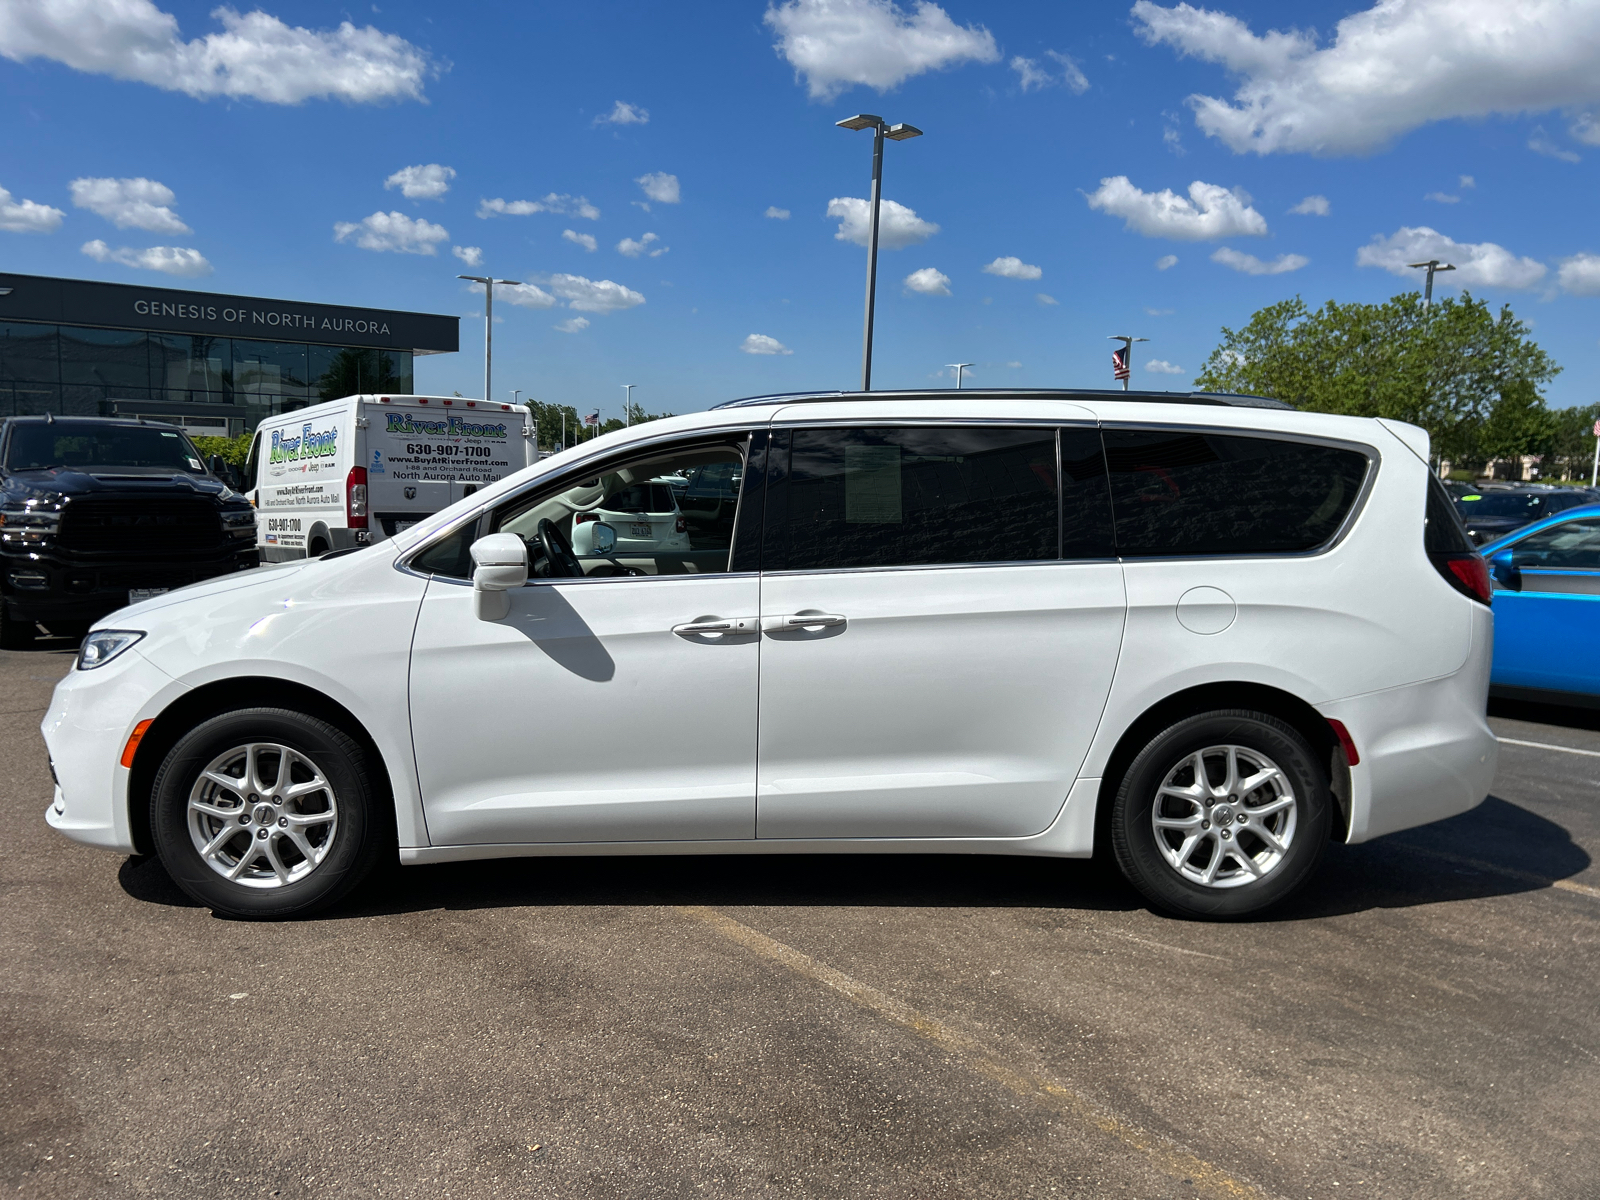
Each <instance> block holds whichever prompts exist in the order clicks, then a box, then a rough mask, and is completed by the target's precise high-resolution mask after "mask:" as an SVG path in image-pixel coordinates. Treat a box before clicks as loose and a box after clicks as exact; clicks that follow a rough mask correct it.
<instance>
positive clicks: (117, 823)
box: [39, 646, 188, 854]
mask: <svg viewBox="0 0 1600 1200" xmlns="http://www.w3.org/2000/svg"><path fill="white" fill-rule="evenodd" d="M187 690H188V688H187V687H186V686H185V685H183V684H181V683H179V682H177V681H176V680H175V679H173V678H172V677H171V676H170V675H168V674H167V673H166V672H164V671H162V670H160V669H159V668H157V667H156V666H154V665H153V664H152V663H151V662H150V661H149V660H148V659H146V658H145V657H143V656H142V655H141V654H140V653H139V650H138V647H137V646H135V647H134V648H133V649H131V650H127V651H125V652H124V653H123V654H121V655H119V656H118V657H117V658H115V659H113V660H112V661H111V662H109V663H107V664H106V665H105V666H103V667H97V668H96V669H95V670H93V671H79V670H77V669H76V668H74V669H73V670H71V671H69V672H68V673H67V676H66V678H64V679H63V680H62V681H61V682H60V683H58V684H56V690H55V695H54V696H52V697H51V700H50V708H49V710H48V711H47V712H46V713H45V715H44V720H43V721H41V722H40V723H39V729H40V731H41V732H42V733H43V734H44V741H45V747H46V748H47V749H48V750H49V752H50V769H51V773H52V774H53V775H54V776H55V779H56V788H55V795H54V797H53V798H52V800H51V802H50V807H49V808H48V809H46V811H45V820H46V821H47V822H48V823H49V824H50V827H51V828H52V829H55V830H57V831H58V832H60V833H63V834H65V835H66V836H67V837H69V838H71V839H72V840H73V841H75V842H82V843H83V844H84V845H87V846H99V847H100V848H102V849H105V850H114V851H117V852H118V853H121V854H133V853H136V852H137V849H138V848H137V847H136V846H135V845H134V838H133V828H132V822H131V821H130V820H129V814H128V775H129V771H128V769H127V768H126V767H124V766H122V764H121V763H120V761H119V759H120V758H121V755H122V748H123V746H125V745H127V742H128V736H129V735H130V734H131V733H132V732H133V729H134V726H136V725H137V724H138V723H139V722H140V721H142V720H144V719H145V718H146V717H154V716H157V715H158V714H159V713H160V712H161V711H162V710H163V709H165V708H166V707H167V705H169V704H170V703H172V701H173V700H174V699H176V698H177V697H178V696H180V695H182V694H183V693H184V692H185V691H187Z"/></svg>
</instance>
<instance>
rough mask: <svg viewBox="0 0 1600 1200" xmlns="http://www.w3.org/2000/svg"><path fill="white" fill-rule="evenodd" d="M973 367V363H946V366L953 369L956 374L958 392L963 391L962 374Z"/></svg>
mask: <svg viewBox="0 0 1600 1200" xmlns="http://www.w3.org/2000/svg"><path fill="white" fill-rule="evenodd" d="M971 365H972V364H971V363H945V366H947V367H949V368H951V369H952V370H953V371H955V373H956V391H958V392H959V391H960V390H961V373H962V372H963V371H965V370H966V369H967V368H968V367H970V366H971Z"/></svg>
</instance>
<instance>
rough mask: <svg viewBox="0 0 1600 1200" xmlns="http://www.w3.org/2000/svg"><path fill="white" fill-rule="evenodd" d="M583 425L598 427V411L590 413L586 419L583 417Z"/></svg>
mask: <svg viewBox="0 0 1600 1200" xmlns="http://www.w3.org/2000/svg"><path fill="white" fill-rule="evenodd" d="M583 423H584V424H585V425H598V424H600V410H599V409H598V408H597V409H595V410H594V411H593V412H592V413H590V414H589V415H588V416H587V417H585V418H584V419H583Z"/></svg>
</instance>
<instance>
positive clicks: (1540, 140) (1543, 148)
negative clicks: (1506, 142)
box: [1528, 125, 1583, 163]
mask: <svg viewBox="0 0 1600 1200" xmlns="http://www.w3.org/2000/svg"><path fill="white" fill-rule="evenodd" d="M1528 149H1529V150H1532V151H1533V152H1534V153H1535V154H1542V155H1544V156H1545V157H1546V158H1559V159H1560V160H1561V161H1562V162H1569V163H1575V162H1582V161H1583V156H1582V155H1581V154H1579V153H1578V152H1577V151H1576V150H1567V149H1565V148H1563V147H1561V146H1558V145H1556V144H1555V143H1554V142H1552V141H1551V140H1550V135H1549V134H1548V133H1546V132H1545V131H1544V126H1543V125H1536V126H1534V130H1533V133H1532V134H1531V135H1530V136H1529V138H1528Z"/></svg>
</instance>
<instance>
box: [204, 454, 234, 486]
mask: <svg viewBox="0 0 1600 1200" xmlns="http://www.w3.org/2000/svg"><path fill="white" fill-rule="evenodd" d="M206 470H208V471H210V472H211V473H212V474H213V475H215V476H216V477H217V478H218V479H220V480H222V481H223V482H224V483H228V484H231V483H232V476H233V472H232V470H230V469H229V467H228V464H227V463H226V462H224V461H223V460H222V455H220V454H213V455H212V456H211V457H210V458H208V459H206Z"/></svg>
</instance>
